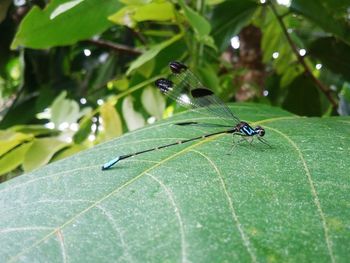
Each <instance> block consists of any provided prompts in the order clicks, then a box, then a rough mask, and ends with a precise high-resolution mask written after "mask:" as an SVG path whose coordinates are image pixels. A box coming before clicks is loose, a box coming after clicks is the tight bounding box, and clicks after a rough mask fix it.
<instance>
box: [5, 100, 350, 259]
mask: <svg viewBox="0 0 350 263" xmlns="http://www.w3.org/2000/svg"><path fill="white" fill-rule="evenodd" d="M232 109H233V110H234V111H235V113H236V114H237V115H238V116H240V117H241V118H242V119H245V120H247V121H250V122H251V123H252V125H253V126H255V125H258V124H259V125H262V126H263V127H265V128H266V140H268V142H269V143H270V144H271V145H272V148H269V147H267V146H266V145H264V144H262V143H259V142H258V141H256V140H255V141H253V144H252V145H249V143H242V144H240V145H237V146H236V147H235V148H234V149H233V150H232V152H231V154H229V152H230V148H231V143H232V136H231V135H220V136H215V137H211V138H207V139H205V140H199V141H196V142H193V143H189V144H182V145H177V146H174V147H171V148H168V149H165V150H162V151H156V152H152V153H147V154H144V155H142V156H141V155H140V156H137V157H134V158H130V159H128V160H124V161H121V162H120V163H119V164H118V165H117V166H116V167H115V168H113V169H111V170H107V171H101V164H102V163H104V162H106V161H107V160H109V159H110V158H112V157H115V156H116V155H119V154H125V153H129V152H133V151H139V150H144V149H147V148H149V147H154V146H157V145H162V144H165V143H170V142H174V141H176V140H178V139H181V138H189V137H191V136H198V135H200V134H203V133H205V132H208V131H205V130H203V128H198V129H195V128H194V127H193V128H191V127H181V126H176V125H172V124H173V123H175V122H178V121H189V120H207V121H208V119H207V118H205V117H203V116H200V115H198V114H194V113H185V114H180V115H177V116H175V117H174V118H172V119H169V120H168V121H165V122H159V123H157V124H155V125H152V126H148V127H146V128H144V129H140V130H137V131H134V132H132V133H129V134H126V135H125V136H123V137H120V138H118V139H116V140H114V141H111V142H108V143H104V144H100V145H98V146H97V147H95V148H93V149H90V150H87V151H85V152H82V153H79V154H77V155H75V156H73V157H71V158H67V159H65V160H62V161H59V162H55V163H53V164H51V165H49V166H46V167H44V168H42V169H40V170H37V171H35V172H33V173H29V174H26V175H23V176H20V177H17V178H15V179H12V180H10V181H9V182H6V183H3V184H1V185H0V202H1V204H2V207H1V212H2V215H1V220H0V229H1V235H0V243H1V247H0V259H1V261H2V262H7V261H12V262H15V261H28V262H33V261H42V262H52V261H69V262H81V261H90V262H111V261H113V262H125V261H130V262H155V261H156V262H158V261H159V262H179V261H180V262H186V261H192V262H270V261H276V262H282V261H283V262H347V260H348V258H349V246H348V244H349V242H350V235H349V231H348V226H349V224H350V210H349V209H348V207H349V188H350V170H349V163H350V155H349V154H348V153H349V151H350V137H349V136H348V134H349V133H350V122H349V120H348V118H341V117H333V118H300V117H297V116H294V115H291V114H289V113H287V112H284V111H281V110H279V109H277V108H271V107H268V106H256V105H249V104H241V105H234V106H232ZM209 120H210V121H216V120H215V118H212V119H209ZM236 140H238V138H236Z"/></svg>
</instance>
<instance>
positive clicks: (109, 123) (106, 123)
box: [100, 102, 123, 140]
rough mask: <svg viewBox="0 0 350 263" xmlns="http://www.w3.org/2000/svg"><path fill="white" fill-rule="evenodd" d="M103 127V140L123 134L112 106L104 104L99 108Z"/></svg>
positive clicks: (116, 113)
mask: <svg viewBox="0 0 350 263" xmlns="http://www.w3.org/2000/svg"><path fill="white" fill-rule="evenodd" d="M100 114H101V118H102V126H103V140H109V139H112V138H114V137H118V136H120V135H121V134H122V133H123V129H122V121H121V119H120V116H119V114H118V112H117V111H116V110H115V108H114V106H113V105H112V104H111V103H109V102H106V103H104V104H103V105H102V106H101V107H100Z"/></svg>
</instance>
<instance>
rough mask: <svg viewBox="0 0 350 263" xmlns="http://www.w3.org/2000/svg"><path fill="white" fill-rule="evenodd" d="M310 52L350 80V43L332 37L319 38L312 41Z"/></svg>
mask: <svg viewBox="0 0 350 263" xmlns="http://www.w3.org/2000/svg"><path fill="white" fill-rule="evenodd" d="M308 50H309V52H310V54H311V55H312V56H314V57H316V58H318V59H319V60H320V61H321V63H322V64H324V65H325V66H326V67H327V68H329V69H330V70H332V71H333V72H335V73H340V74H342V76H343V77H344V78H345V79H347V80H348V81H350V75H349V72H350V45H346V44H344V43H343V42H341V41H337V40H336V39H334V38H332V37H326V38H319V39H317V40H315V41H314V42H312V43H311V45H310V47H309V49H308Z"/></svg>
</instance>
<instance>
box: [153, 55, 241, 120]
mask: <svg viewBox="0 0 350 263" xmlns="http://www.w3.org/2000/svg"><path fill="white" fill-rule="evenodd" d="M174 67H175V68H174ZM170 68H171V70H172V72H173V74H172V75H171V76H170V78H169V79H160V80H158V81H157V82H156V85H157V86H158V87H159V88H160V90H161V91H162V92H163V93H164V94H166V95H167V96H169V97H170V98H172V99H173V100H175V101H176V102H177V103H179V104H181V105H183V106H185V107H187V108H191V109H193V110H195V111H198V112H200V113H204V114H207V115H215V116H217V117H219V118H221V119H223V120H224V121H225V122H226V123H230V125H233V124H234V123H238V122H240V120H239V119H238V118H237V117H236V116H235V115H234V114H233V113H232V111H231V110H230V109H229V108H228V107H227V106H226V105H225V103H224V102H223V101H222V100H221V99H220V98H218V97H217V96H215V94H214V93H213V91H211V90H210V89H208V88H206V87H205V86H204V85H203V84H202V83H201V82H200V81H199V80H198V78H197V77H196V76H195V75H194V74H193V72H192V71H191V70H190V69H188V68H187V67H186V66H185V65H183V64H181V63H179V62H172V63H170ZM199 110H200V111H199Z"/></svg>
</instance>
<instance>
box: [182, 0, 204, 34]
mask: <svg viewBox="0 0 350 263" xmlns="http://www.w3.org/2000/svg"><path fill="white" fill-rule="evenodd" d="M178 3H179V5H180V6H181V8H182V9H183V10H184V13H185V16H186V18H187V19H188V22H189V23H190V25H191V26H192V28H193V29H194V31H195V32H196V33H197V34H198V36H199V39H202V38H204V37H206V36H207V35H209V33H210V30H211V26H210V23H209V22H208V20H207V19H205V17H203V16H201V15H200V14H198V13H197V12H196V11H194V10H193V9H192V8H190V7H189V6H188V5H186V3H185V1H184V0H179V1H178Z"/></svg>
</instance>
